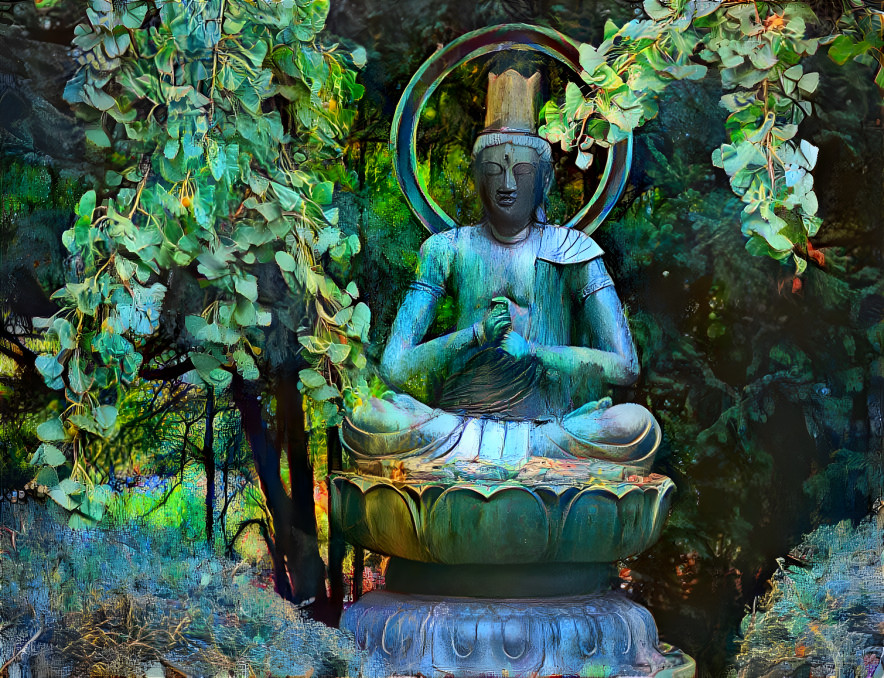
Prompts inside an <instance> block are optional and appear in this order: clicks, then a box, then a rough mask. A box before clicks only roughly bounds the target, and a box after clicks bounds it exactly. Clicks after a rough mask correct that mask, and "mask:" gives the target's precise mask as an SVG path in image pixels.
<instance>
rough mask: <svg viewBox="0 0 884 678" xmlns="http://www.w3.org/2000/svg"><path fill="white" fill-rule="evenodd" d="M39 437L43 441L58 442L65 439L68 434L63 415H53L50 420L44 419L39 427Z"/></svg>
mask: <svg viewBox="0 0 884 678" xmlns="http://www.w3.org/2000/svg"><path fill="white" fill-rule="evenodd" d="M37 437H38V438H39V439H40V440H42V441H43V442H57V441H59V440H65V439H66V438H67V434H66V433H65V430H64V423H63V422H62V421H61V417H53V418H52V419H50V420H49V421H44V422H43V423H42V424H40V425H39V426H38V427H37Z"/></svg>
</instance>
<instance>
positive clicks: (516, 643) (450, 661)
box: [342, 591, 694, 678]
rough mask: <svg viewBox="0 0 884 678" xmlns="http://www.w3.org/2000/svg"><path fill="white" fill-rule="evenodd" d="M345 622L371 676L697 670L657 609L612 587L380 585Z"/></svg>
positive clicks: (677, 675)
mask: <svg viewBox="0 0 884 678" xmlns="http://www.w3.org/2000/svg"><path fill="white" fill-rule="evenodd" d="M342 626H343V627H344V628H346V629H348V630H350V631H351V632H353V633H354V634H355V636H356V642H357V644H358V646H359V647H360V648H361V649H364V650H367V651H368V653H369V656H368V659H367V662H366V670H365V673H364V675H365V676H366V678H381V676H390V675H397V676H417V675H420V676H424V677H426V678H444V677H448V676H453V677H455V678H472V677H474V676H475V677H478V676H504V675H506V676H509V677H511V678H518V677H520V676H524V677H526V678H527V677H528V676H532V677H537V676H578V675H592V676H657V677H658V678H664V677H665V678H692V677H693V675H694V662H693V660H692V659H691V658H690V657H688V656H687V655H684V654H682V653H681V652H678V651H677V650H673V649H672V648H670V647H668V646H665V645H661V644H660V642H659V640H658V637H657V627H656V625H655V624H654V619H653V617H651V614H650V612H648V611H647V610H646V609H645V608H643V607H642V606H641V605H638V604H637V603H634V602H632V601H630V600H629V599H628V598H625V597H624V596H622V595H620V594H618V593H615V592H609V593H604V594H593V595H584V596H567V597H550V598H542V599H536V598H535V599H527V598H523V599H519V598H510V599H489V598H458V597H450V598H445V597H437V596H424V595H402V594H397V593H390V592H387V591H373V592H371V593H368V594H366V595H365V596H364V597H363V598H361V599H360V600H359V602H357V603H354V604H353V605H352V606H350V607H349V608H348V609H347V611H346V612H345V613H344V617H343V619H342ZM378 664H383V665H384V668H383V669H378V668H377V666H378ZM369 666H373V667H374V668H368V667H369Z"/></svg>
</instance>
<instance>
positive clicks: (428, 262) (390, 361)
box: [381, 233, 485, 391]
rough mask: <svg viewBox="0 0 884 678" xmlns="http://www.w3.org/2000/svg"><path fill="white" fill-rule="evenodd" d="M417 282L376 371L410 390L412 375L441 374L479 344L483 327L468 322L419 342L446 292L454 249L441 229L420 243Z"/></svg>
mask: <svg viewBox="0 0 884 678" xmlns="http://www.w3.org/2000/svg"><path fill="white" fill-rule="evenodd" d="M420 257H421V258H420V264H419V266H418V277H417V281H416V282H415V283H413V284H412V286H411V289H409V291H408V294H407V295H406V297H405V301H404V302H403V304H402V306H401V308H400V309H399V313H398V314H397V315H396V320H395V322H394V323H393V331H392V333H391V335H390V341H389V342H388V343H387V347H386V349H385V350H384V355H383V357H382V359H381V371H382V373H383V375H384V378H385V379H386V380H387V382H388V383H389V384H390V385H391V386H394V387H396V388H400V389H403V390H406V391H407V390H409V386H408V385H409V383H410V382H412V380H415V379H416V378H417V379H419V378H421V377H424V376H426V375H433V376H436V377H442V378H444V377H445V376H446V375H448V374H450V373H451V372H452V371H453V370H454V369H457V368H459V367H461V366H462V365H463V364H464V363H465V362H466V360H467V359H469V357H470V356H471V355H473V353H475V352H476V351H477V350H478V349H479V348H480V343H481V339H482V336H483V334H485V329H484V326H483V325H482V324H481V323H476V324H474V325H472V326H470V327H467V328H464V329H461V330H458V331H456V332H452V333H450V334H446V335H444V336H441V337H437V338H436V339H432V340H430V341H426V342H423V341H422V340H423V338H424V336H425V335H426V333H427V330H428V329H429V328H430V325H431V324H432V322H433V318H434V317H435V314H436V308H437V306H438V305H439V300H440V299H441V298H442V296H443V295H444V293H445V287H446V284H447V282H448V279H449V276H450V273H451V266H452V263H453V260H454V249H453V247H452V245H451V241H450V240H449V239H448V238H447V237H446V235H445V234H441V233H440V234H438V235H434V236H431V237H430V238H429V239H428V240H427V241H426V242H425V243H424V245H423V247H421V254H420Z"/></svg>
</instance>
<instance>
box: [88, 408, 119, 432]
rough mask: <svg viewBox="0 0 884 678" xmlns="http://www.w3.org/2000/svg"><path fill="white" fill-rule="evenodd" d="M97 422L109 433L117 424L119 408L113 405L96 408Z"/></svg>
mask: <svg viewBox="0 0 884 678" xmlns="http://www.w3.org/2000/svg"><path fill="white" fill-rule="evenodd" d="M94 415H95V421H96V422H98V425H99V426H101V428H103V429H104V430H105V431H109V430H110V429H112V428H113V427H114V425H115V424H116V422H117V408H116V407H114V406H113V405H101V406H99V407H96V408H95V411H94Z"/></svg>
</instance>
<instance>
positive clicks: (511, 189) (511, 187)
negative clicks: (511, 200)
mask: <svg viewBox="0 0 884 678" xmlns="http://www.w3.org/2000/svg"><path fill="white" fill-rule="evenodd" d="M497 192H498V193H515V192H516V177H515V176H514V175H513V170H512V169H510V168H507V169H506V170H505V171H504V173H503V184H501V186H500V188H498V189H497Z"/></svg>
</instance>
